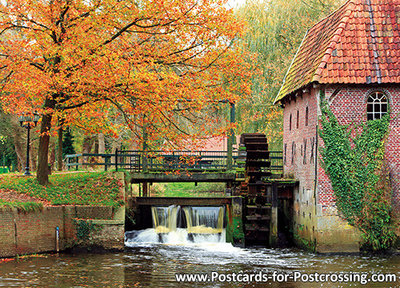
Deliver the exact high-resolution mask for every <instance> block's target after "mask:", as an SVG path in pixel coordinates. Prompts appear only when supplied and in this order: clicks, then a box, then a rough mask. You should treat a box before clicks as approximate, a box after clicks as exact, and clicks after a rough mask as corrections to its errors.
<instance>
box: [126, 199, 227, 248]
mask: <svg viewBox="0 0 400 288" xmlns="http://www.w3.org/2000/svg"><path fill="white" fill-rule="evenodd" d="M224 210H225V209H224V207H223V206H219V207H190V206H189V207H180V206H179V205H178V206H177V205H171V206H168V207H159V206H158V207H157V206H153V207H151V214H152V219H153V228H147V229H144V230H139V231H131V232H127V233H126V235H125V241H126V242H139V243H140V242H142V243H181V244H187V243H203V242H214V243H217V242H226V237H225V235H226V234H225V227H224V215H225V213H224Z"/></svg>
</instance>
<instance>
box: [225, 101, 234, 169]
mask: <svg viewBox="0 0 400 288" xmlns="http://www.w3.org/2000/svg"><path fill="white" fill-rule="evenodd" d="M229 106H230V119H229V120H230V123H231V124H233V123H235V121H236V119H235V104H234V103H229ZM234 138H235V131H233V129H230V132H229V137H228V155H227V159H226V170H228V171H229V170H232V162H233V161H232V160H233V157H232V153H233V142H234Z"/></svg>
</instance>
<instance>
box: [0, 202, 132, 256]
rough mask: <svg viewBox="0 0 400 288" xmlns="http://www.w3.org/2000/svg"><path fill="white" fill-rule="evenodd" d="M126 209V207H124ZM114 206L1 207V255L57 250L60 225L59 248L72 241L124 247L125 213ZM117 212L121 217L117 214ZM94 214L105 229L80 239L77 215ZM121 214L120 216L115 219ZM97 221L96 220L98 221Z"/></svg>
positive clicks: (118, 247) (63, 247)
mask: <svg viewBox="0 0 400 288" xmlns="http://www.w3.org/2000/svg"><path fill="white" fill-rule="evenodd" d="M121 209H123V208H121ZM114 212H116V211H113V208H112V207H91V206H54V207H45V208H44V209H43V210H42V211H35V212H29V213H24V212H20V211H18V210H17V209H6V208H2V209H0V257H11V256H15V255H17V254H18V255H22V254H32V253H40V252H49V251H55V249H56V227H59V231H60V232H59V233H60V234H59V237H60V242H59V243H60V250H64V249H66V248H69V247H72V246H73V245H81V246H85V245H87V244H94V245H97V246H103V247H104V248H106V249H110V248H114V249H123V247H124V219H123V218H124V214H123V213H122V214H123V215H122V214H121V213H119V212H118V213H114ZM116 214H118V217H115V216H116ZM80 218H91V219H99V218H101V220H92V221H93V222H94V223H97V222H99V223H98V224H100V225H101V227H102V229H101V230H99V231H96V233H94V234H93V235H91V238H90V239H89V240H90V241H91V242H90V243H82V242H79V241H77V240H78V239H77V237H76V225H75V223H74V219H80ZM115 218H118V219H115ZM96 221H97V222H96Z"/></svg>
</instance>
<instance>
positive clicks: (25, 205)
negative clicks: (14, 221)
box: [0, 199, 43, 212]
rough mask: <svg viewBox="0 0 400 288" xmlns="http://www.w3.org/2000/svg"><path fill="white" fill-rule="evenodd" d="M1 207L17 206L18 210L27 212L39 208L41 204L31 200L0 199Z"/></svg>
mask: <svg viewBox="0 0 400 288" xmlns="http://www.w3.org/2000/svg"><path fill="white" fill-rule="evenodd" d="M1 207H8V208H17V209H18V210H21V211H25V212H29V211H35V210H39V209H41V208H42V207H43V204H42V203H38V202H31V201H28V202H22V201H7V200H3V199H0V208H1Z"/></svg>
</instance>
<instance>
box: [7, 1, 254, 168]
mask: <svg viewBox="0 0 400 288" xmlns="http://www.w3.org/2000/svg"><path fill="white" fill-rule="evenodd" d="M225 2H226V0H202V1H197V0H164V1H162V0H160V1H153V0H141V1H133V0H124V1H118V0H89V1H82V0H54V1H48V0H45V1H39V0H8V1H2V2H0V13H1V14H0V32H1V35H0V37H1V38H0V69H1V70H0V75H1V77H2V79H3V82H2V92H3V93H1V94H0V101H1V104H2V106H3V108H4V109H5V110H6V111H8V112H10V113H18V112H24V111H27V110H28V111H32V109H34V110H37V111H38V112H39V113H41V114H42V116H43V117H42V128H41V133H42V136H41V138H43V137H44V134H45V132H47V131H50V128H51V127H52V126H54V125H55V121H56V120H57V119H59V118H63V119H65V123H66V124H67V125H68V124H71V123H74V122H76V121H80V122H81V124H82V123H84V125H86V126H87V128H92V129H93V130H112V127H111V126H112V125H111V124H110V123H112V121H109V123H107V124H106V122H105V121H104V118H105V117H109V116H110V111H109V110H110V109H109V108H110V105H114V106H115V107H116V108H117V110H118V111H119V112H118V113H120V114H121V115H123V116H124V119H125V120H126V121H127V123H128V125H129V126H130V127H131V128H132V129H139V128H141V127H142V126H146V127H147V129H148V134H149V137H150V138H151V139H152V138H154V139H155V138H157V137H158V136H160V135H162V136H163V137H165V136H166V135H168V134H171V137H173V138H175V139H174V140H175V141H176V140H177V139H178V138H180V137H182V135H183V134H184V133H181V132H182V131H180V129H179V127H175V123H174V116H175V115H176V114H177V113H180V114H181V115H183V116H185V117H187V118H189V116H190V115H191V114H190V113H194V112H193V111H195V112H196V111H197V112H200V111H201V109H203V108H204V106H205V105H209V104H210V103H214V102H218V101H220V100H223V99H224V100H228V101H232V102H234V101H237V100H238V98H239V97H240V95H244V94H249V93H250V88H249V87H250V86H249V80H250V73H251V67H250V64H247V63H249V61H247V62H245V61H244V60H245V58H246V57H249V56H248V55H246V53H245V52H244V51H243V50H241V49H239V48H237V47H236V46H235V45H234V39H235V38H236V37H239V36H240V35H241V34H242V33H243V30H244V27H245V26H244V23H243V22H241V21H239V20H237V19H235V18H234V16H233V14H232V11H231V10H229V9H227V8H226V5H225V4H226V3H225ZM114 116H115V115H114ZM114 116H113V115H111V117H114ZM178 135H179V136H178ZM42 142H43V143H42ZM47 142H48V141H47ZM40 145H41V146H42V148H41V147H39V150H43V151H44V150H46V149H43V147H44V146H46V145H48V144H46V141H45V140H43V141H41V142H40ZM40 157H41V156H40V155H39V162H40V161H41V160H40V159H41V158H40ZM39 166H40V163H39ZM38 173H41V172H40V169H39V170H38Z"/></svg>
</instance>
